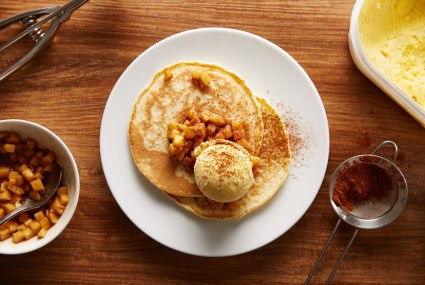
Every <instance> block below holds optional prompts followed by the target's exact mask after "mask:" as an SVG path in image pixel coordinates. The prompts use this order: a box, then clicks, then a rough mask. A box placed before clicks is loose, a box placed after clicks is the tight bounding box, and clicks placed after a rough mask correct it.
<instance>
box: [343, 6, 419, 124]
mask: <svg viewBox="0 0 425 285" xmlns="http://www.w3.org/2000/svg"><path fill="white" fill-rule="evenodd" d="M374 2H376V3H374ZM406 3H407V2H406ZM419 3H421V4H420V5H422V6H423V5H424V0H421V1H417V4H416V5H417V6H415V7H414V9H419V8H418V6H419ZM366 4H367V5H368V6H370V5H371V4H376V5H395V2H394V1H387V2H385V1H384V2H382V1H375V0H357V1H356V3H355V4H354V7H353V11H352V14H351V23H350V31H349V35H348V40H349V47H350V52H351V56H352V58H353V60H354V63H355V64H356V66H357V67H358V68H359V70H360V71H361V72H362V73H363V74H364V75H366V77H368V78H369V79H370V80H371V81H372V82H373V83H375V85H377V86H378V87H379V88H380V89H381V90H382V91H384V92H385V93H386V94H387V95H388V96H389V97H390V98H392V99H393V100H394V101H395V102H396V103H397V104H399V105H400V106H401V107H402V108H403V109H404V110H405V111H407V112H408V113H409V114H410V115H411V116H412V117H413V118H415V119H416V120H417V121H418V122H419V123H420V124H421V125H422V126H424V127H425V108H423V107H421V106H420V105H419V104H418V103H417V102H416V101H415V100H413V99H412V97H411V96H409V95H408V94H407V93H406V92H405V91H404V90H403V89H402V88H401V87H400V86H399V85H397V84H396V83H395V82H394V81H392V80H391V79H390V78H388V77H387V76H386V75H385V74H384V73H383V72H382V70H380V69H379V68H378V67H377V66H376V65H375V64H373V62H372V60H371V59H370V58H369V57H368V55H367V53H366V51H365V49H364V46H363V45H362V41H361V36H360V31H359V26H360V25H359V24H360V23H359V19H361V17H362V16H361V14H362V9H365V7H366ZM422 6H421V8H420V9H421V11H422V9H423V7H422ZM379 7H380V6H378V9H376V10H377V11H381V12H379V13H378V14H377V15H375V16H374V17H373V23H372V21H371V22H367V25H373V24H378V25H379V24H380V25H388V23H391V22H392V21H394V22H395V21H396V20H397V19H395V18H396V16H394V13H387V14H384V13H385V10H388V9H384V7H380V8H379ZM364 25H366V24H364Z"/></svg>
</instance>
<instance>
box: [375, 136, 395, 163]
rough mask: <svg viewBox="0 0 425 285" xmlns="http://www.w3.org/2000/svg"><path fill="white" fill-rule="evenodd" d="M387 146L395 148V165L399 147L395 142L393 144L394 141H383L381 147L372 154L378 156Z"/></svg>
mask: <svg viewBox="0 0 425 285" xmlns="http://www.w3.org/2000/svg"><path fill="white" fill-rule="evenodd" d="M386 145H392V146H393V148H394V153H393V163H395V162H396V159H397V153H398V147H397V144H396V143H395V142H393V141H383V142H381V144H380V145H378V146H377V147H376V148H375V150H374V151H373V152H372V154H377V153H379V152H380V151H381V149H382V148H383V147H384V146H386Z"/></svg>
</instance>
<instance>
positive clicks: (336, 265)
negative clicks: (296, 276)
mask: <svg viewBox="0 0 425 285" xmlns="http://www.w3.org/2000/svg"><path fill="white" fill-rule="evenodd" d="M340 224H341V219H338V221H337V222H336V225H335V227H334V229H333V230H332V233H331V234H330V236H329V238H328V240H327V241H326V243H325V245H324V246H323V249H322V251H321V252H320V254H319V257H317V260H316V262H315V263H314V266H313V268H312V269H311V271H310V274H309V275H308V277H307V279H306V281H305V283H304V285H307V284H309V283H310V280H311V278H313V275H314V272H316V269H317V267H318V266H319V263H320V261H321V260H322V258H323V256H325V253H326V251H327V249H328V247H329V245H330V243H331V241H332V239H333V237H334V235H335V233H336V231H337V230H338V227H339V225H340ZM358 232H359V229H356V230H355V232H354V234H353V236H352V237H351V239H350V242H349V243H348V245H347V246H346V248H345V250H344V252H343V253H342V255H341V256H340V258H339V259H338V261H337V263H336V264H335V266H334V268H333V270H332V272H331V274H330V275H329V278H328V281H327V282H326V284H330V283H331V281H332V278H333V277H334V275H335V273H336V272H337V270H338V268H339V266H340V265H341V262H342V260H343V259H344V257H345V255H346V254H347V252H348V250H349V249H350V247H351V245H352V244H353V242H354V240H355V239H356V236H357V234H358Z"/></svg>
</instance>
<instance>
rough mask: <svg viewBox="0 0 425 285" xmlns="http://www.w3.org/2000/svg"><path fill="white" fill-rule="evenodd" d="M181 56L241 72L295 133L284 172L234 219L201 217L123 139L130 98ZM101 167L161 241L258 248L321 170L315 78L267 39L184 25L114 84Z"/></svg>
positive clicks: (325, 144) (186, 246)
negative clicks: (164, 188) (137, 160)
mask: <svg viewBox="0 0 425 285" xmlns="http://www.w3.org/2000/svg"><path fill="white" fill-rule="evenodd" d="M180 61H200V62H209V63H216V64H218V65H221V66H223V67H225V68H227V69H229V70H231V71H234V72H236V73H237V74H238V75H240V76H241V77H242V78H244V79H245V80H246V82H247V83H248V85H249V86H250V87H251V90H252V91H253V93H254V94H256V95H257V96H260V97H264V98H266V99H267V100H268V101H269V102H270V103H271V104H272V105H273V106H274V107H275V108H276V109H277V110H278V111H279V112H283V113H285V114H284V116H286V117H288V120H289V121H290V123H289V126H288V127H289V132H290V133H292V135H293V136H294V137H297V140H299V139H301V140H302V144H301V145H300V144H299V143H298V145H297V146H295V148H297V151H296V152H295V153H294V157H293V162H292V165H291V169H290V174H289V177H288V179H287V180H286V182H285V183H284V185H283V186H282V188H281V189H280V191H279V192H278V193H277V194H276V195H275V196H274V197H273V198H272V199H271V201H270V202H268V203H267V204H266V205H265V206H263V207H262V208H261V209H258V210H256V211H254V212H253V213H250V214H249V215H247V216H246V217H244V218H243V219H241V220H238V221H224V222H217V221H207V220H203V219H201V218H198V217H197V216H195V215H193V214H192V213H189V212H188V211H186V210H184V209H183V208H181V207H179V206H178V205H177V204H175V203H174V202H173V201H171V200H169V199H168V198H167V197H166V196H165V195H164V194H163V193H161V191H159V190H158V189H157V188H155V186H153V185H152V184H151V183H150V182H149V181H148V180H147V179H146V178H145V177H144V176H143V175H142V174H140V173H139V172H138V170H137V168H136V166H135V164H134V162H133V158H132V155H131V151H130V147H129V143H128V135H127V130H128V124H129V121H130V116H131V113H132V108H133V104H134V103H135V102H136V100H137V98H138V96H139V94H140V93H141V91H142V90H143V89H144V88H145V87H146V86H147V85H148V84H149V83H150V81H151V80H152V79H153V76H154V75H155V73H157V72H158V71H160V70H161V69H163V68H164V67H166V66H169V65H172V64H174V63H177V62H180ZM100 153H101V159H102V165H103V170H104V173H105V177H106V179H107V182H108V185H109V187H110V189H111V192H112V194H113V195H114V197H115V199H116V201H117V202H118V204H119V206H120V207H121V208H122V210H123V211H124V212H125V214H126V215H127V216H128V218H129V219H130V220H131V221H132V222H133V223H134V224H135V225H136V226H137V227H138V228H140V229H141V230H142V231H143V232H145V233H146V234H147V235H149V236H150V237H151V238H153V239H154V240H156V241H158V242H160V243H162V244H163V245H165V246H168V247H170V248H173V249H175V250H178V251H181V252H185V253H188V254H193V255H199V256H229V255H236V254H241V253H245V252H248V251H251V250H254V249H257V248H259V247H261V246H263V245H265V244H267V243H269V242H271V241H273V240H274V239H276V238H277V237H279V236H280V235H282V234H283V233H285V232H286V231H287V230H289V229H290V228H291V227H292V226H293V225H294V224H295V223H296V222H297V221H298V220H299V219H300V218H301V217H302V216H303V214H304V213H305V212H306V211H307V209H308V208H309V207H310V205H311V203H312V202H313V200H314V198H315V197H316V195H317V192H318V191H319V189H320V185H321V184H322V181H323V177H324V175H325V171H326V166H327V162H328V155H329V129H328V122H327V118H326V113H325V109H324V107H323V104H322V101H321V99H320V96H319V94H318V92H317V90H316V88H315V87H314V84H313V83H312V81H311V80H310V78H309V77H308V75H307V74H306V73H305V72H304V70H303V69H302V68H301V66H300V65H299V64H298V63H297V62H296V61H295V60H294V59H293V58H292V57H291V56H289V55H288V54H287V53H286V52H285V51H283V50H282V49H280V48H279V47H278V46H276V45H274V44H273V43H271V42H269V41H267V40H265V39H263V38H261V37H258V36H256V35H253V34H249V33H246V32H242V31H238V30H231V29H222V28H205V29H196V30H190V31H186V32H182V33H179V34H176V35H174V36H171V37H169V38H167V39H164V40H162V41H160V42H159V43H157V44H155V45H153V46H152V47H150V48H149V49H147V50H146V51H145V52H143V53H142V54H141V55H140V56H139V57H137V58H136V59H135V60H134V61H133V62H132V63H131V64H130V66H129V67H128V68H127V69H126V70H125V72H124V73H123V74H122V76H121V77H120V78H119V80H118V81H117V83H116V85H115V87H114V88H113V90H112V92H111V94H110V96H109V99H108V102H107V104H106V106H105V110H104V114H103V118H102V125H101V131H100Z"/></svg>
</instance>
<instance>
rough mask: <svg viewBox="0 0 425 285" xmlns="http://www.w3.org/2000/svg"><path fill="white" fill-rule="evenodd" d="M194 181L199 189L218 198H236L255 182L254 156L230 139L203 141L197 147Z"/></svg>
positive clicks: (211, 197)
mask: <svg viewBox="0 0 425 285" xmlns="http://www.w3.org/2000/svg"><path fill="white" fill-rule="evenodd" d="M195 156H196V162H195V166H194V172H195V181H196V184H197V185H198V187H199V190H200V191H201V192H202V193H203V194H204V195H205V196H206V197H208V198H209V199H211V200H214V201H218V202H231V201H235V200H237V199H239V198H241V197H242V196H244V195H245V194H246V193H248V191H249V189H251V187H252V185H253V184H254V174H253V172H252V157H251V155H250V154H249V152H248V151H247V150H245V149H244V148H243V147H241V146H240V145H238V144H236V143H234V142H231V141H227V140H213V141H208V142H205V143H202V144H201V145H200V146H199V147H197V148H196V149H195Z"/></svg>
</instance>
